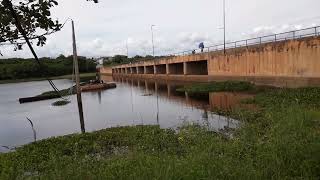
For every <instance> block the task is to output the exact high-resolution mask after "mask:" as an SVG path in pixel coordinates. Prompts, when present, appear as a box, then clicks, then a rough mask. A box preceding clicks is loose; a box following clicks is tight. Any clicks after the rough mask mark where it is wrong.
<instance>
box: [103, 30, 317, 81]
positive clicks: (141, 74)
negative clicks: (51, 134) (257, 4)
mask: <svg viewBox="0 0 320 180" xmlns="http://www.w3.org/2000/svg"><path fill="white" fill-rule="evenodd" d="M107 71H108V72H109V73H112V74H113V75H114V76H130V77H136V78H147V79H165V80H180V81H194V82H210V81H224V80H242V81H251V82H254V83H256V84H265V85H274V86H287V87H300V86H319V85H320V36H312V37H305V38H299V39H291V40H283V41H277V42H270V43H264V44H258V45H252V46H250V45H249V46H244V47H237V48H232V49H227V50H226V53H224V51H223V50H220V51H213V52H204V53H199V54H190V55H182V56H170V57H166V58H161V59H154V60H150V61H141V62H136V63H132V64H124V65H119V66H114V67H112V68H111V70H110V68H108V70H104V68H103V69H102V72H107ZM110 71H111V72H110Z"/></svg>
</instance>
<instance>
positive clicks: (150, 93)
mask: <svg viewBox="0 0 320 180" xmlns="http://www.w3.org/2000/svg"><path fill="white" fill-rule="evenodd" d="M141 96H152V94H151V93H149V94H142V95H141Z"/></svg>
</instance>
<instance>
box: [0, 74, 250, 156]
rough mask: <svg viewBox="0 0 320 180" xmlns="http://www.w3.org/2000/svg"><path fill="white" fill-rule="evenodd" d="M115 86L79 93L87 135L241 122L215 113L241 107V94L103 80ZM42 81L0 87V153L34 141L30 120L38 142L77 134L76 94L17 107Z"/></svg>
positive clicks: (64, 83)
mask: <svg viewBox="0 0 320 180" xmlns="http://www.w3.org/2000/svg"><path fill="white" fill-rule="evenodd" d="M103 78H104V79H105V80H106V81H114V82H116V83H117V88H116V89H110V90H106V91H95V92H87V93H83V95H82V98H83V108H84V117H85V126H86V130H87V131H88V132H92V131H96V130H101V129H105V128H110V127H117V126H132V125H141V124H144V125H157V124H158V125H160V127H162V128H174V129H176V128H178V127H180V126H182V125H184V124H189V123H197V124H200V125H203V126H206V127H208V129H210V130H213V131H216V132H219V131H223V130H224V129H225V128H227V129H229V128H236V127H238V126H239V122H238V121H236V120H234V119H231V118H227V117H223V116H219V115H216V114H215V113H213V112H212V110H213V109H215V108H223V109H228V108H232V107H234V106H236V105H237V104H239V101H240V100H241V99H244V98H247V96H248V95H245V94H235V93H210V94H202V95H190V94H188V93H180V92H177V91H176V89H177V88H179V87H183V86H184V85H186V83H179V82H163V81H162V82H159V81H150V80H142V79H140V80H137V79H135V80H133V79H125V78H115V79H113V78H112V77H107V76H106V77H103ZM54 82H55V84H56V85H57V87H58V88H59V89H64V88H68V87H70V86H71V82H70V81H69V80H55V81H54ZM49 90H51V89H50V86H49V84H48V83H47V82H46V81H37V82H24V83H14V84H0V152H5V151H7V148H5V147H3V146H8V147H17V146H21V145H24V144H28V143H30V142H32V141H33V131H32V129H31V126H30V123H29V122H28V121H27V119H26V117H28V118H29V119H31V120H32V121H33V124H34V129H35V131H36V132H37V139H38V140H40V139H46V138H49V137H54V136H62V135H67V134H72V133H79V132H80V124H79V118H78V109H77V103H76V96H74V95H73V96H71V97H70V100H71V103H70V104H68V105H66V106H61V107H57V106H52V105H51V104H52V103H53V102H55V101H57V100H46V101H41V102H34V103H27V104H19V102H18V99H19V98H20V97H28V96H34V95H38V94H41V93H42V92H45V91H49Z"/></svg>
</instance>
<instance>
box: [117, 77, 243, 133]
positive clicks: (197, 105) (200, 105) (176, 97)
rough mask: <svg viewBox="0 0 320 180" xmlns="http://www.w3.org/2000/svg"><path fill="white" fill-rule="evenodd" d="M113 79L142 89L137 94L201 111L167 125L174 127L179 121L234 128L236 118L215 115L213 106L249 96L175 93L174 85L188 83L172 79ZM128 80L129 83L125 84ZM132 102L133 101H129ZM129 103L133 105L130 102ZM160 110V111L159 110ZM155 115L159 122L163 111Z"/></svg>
mask: <svg viewBox="0 0 320 180" xmlns="http://www.w3.org/2000/svg"><path fill="white" fill-rule="evenodd" d="M114 81H115V82H120V83H122V82H125V83H126V84H128V85H131V86H132V87H133V88H138V89H140V90H142V91H143V92H144V94H141V96H146V95H152V96H155V97H157V101H158V98H159V99H160V100H161V101H164V102H170V103H174V104H176V105H178V106H187V107H189V108H191V111H192V110H202V112H201V113H200V117H199V118H198V119H190V117H188V116H179V117H178V119H179V122H180V123H176V125H175V126H172V127H171V128H173V127H174V128H178V127H179V126H181V125H183V124H187V123H190V122H195V123H197V124H200V125H202V126H205V127H207V128H208V129H210V130H213V131H216V132H223V131H225V130H226V129H234V128H236V127H238V126H239V122H238V121H237V120H234V119H231V118H228V117H223V116H219V115H216V114H215V113H213V112H212V110H215V109H231V108H233V107H235V106H236V105H237V104H240V100H241V99H244V98H247V97H249V96H248V95H245V94H237V93H206V94H189V93H187V92H179V91H177V89H178V88H181V87H183V86H186V85H188V84H190V83H185V82H175V81H156V80H150V79H131V78H123V77H121V78H114ZM127 82H130V83H127ZM133 103H134V102H133ZM161 104H162V103H160V105H159V104H158V103H157V106H159V107H157V108H158V109H157V112H159V111H161V109H162V108H166V107H162V106H161ZM132 106H134V105H133V104H132ZM159 109H160V110H159ZM161 112H162V113H160V114H157V123H158V124H160V125H161V120H162V119H163V118H165V117H166V115H165V114H166V112H163V111H161ZM162 116H163V117H162Z"/></svg>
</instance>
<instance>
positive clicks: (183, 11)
mask: <svg viewBox="0 0 320 180" xmlns="http://www.w3.org/2000/svg"><path fill="white" fill-rule="evenodd" d="M59 3H60V5H59V6H58V7H57V8H55V9H54V11H53V13H52V14H53V15H54V16H56V17H58V18H59V19H60V21H61V22H63V21H64V20H65V19H67V18H68V17H71V18H73V19H74V20H75V28H76V37H77V45H78V54H79V55H82V56H88V57H91V56H110V55H114V54H126V41H127V40H128V47H129V54H130V56H134V55H137V54H140V55H147V54H152V43H151V31H150V25H151V24H155V25H156V27H155V29H154V35H155V36H154V37H155V41H154V44H155V53H156V55H162V54H169V53H173V52H177V51H178V52H179V51H183V50H190V49H196V48H197V47H198V44H199V43H200V42H204V43H205V45H206V46H208V45H213V44H217V43H221V42H222V40H223V33H222V30H220V29H218V28H217V27H221V24H222V21H221V20H222V1H221V0H219V1H218V0H217V1H212V0H197V1H195V0H175V1H172V0H135V1H132V0H122V1H115V0H110V1H102V0H101V1H100V2H99V3H98V4H94V3H92V2H87V1H85V0H82V1H77V2H76V3H75V2H74V1H71V0H64V1H62V0H61V1H59ZM274 4H278V7H285V8H281V9H280V8H274ZM319 6H320V1H319V0H305V1H300V0H282V1H280V2H279V1H277V0H259V1H254V2H253V1H252V0H229V1H227V24H226V28H227V41H234V40H241V39H246V38H250V37H257V36H262V35H268V34H273V33H279V32H283V31H290V30H294V29H301V28H304V27H310V26H314V25H317V24H319V23H320V16H319V11H318V7H319ZM298 7H299V11H297V8H298ZM12 49H13V47H3V46H0V50H1V52H2V54H3V55H5V56H4V57H0V58H7V57H32V55H31V53H30V52H29V50H28V48H27V47H26V46H25V47H24V50H23V51H12ZM35 49H36V51H37V53H38V55H39V56H40V57H42V56H51V57H55V56H58V55H59V54H65V55H70V54H72V42H71V27H70V23H69V22H68V23H67V24H66V26H65V28H64V29H63V30H62V31H61V32H59V33H57V34H54V35H52V36H50V37H48V43H47V45H45V46H44V47H41V48H40V47H35Z"/></svg>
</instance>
